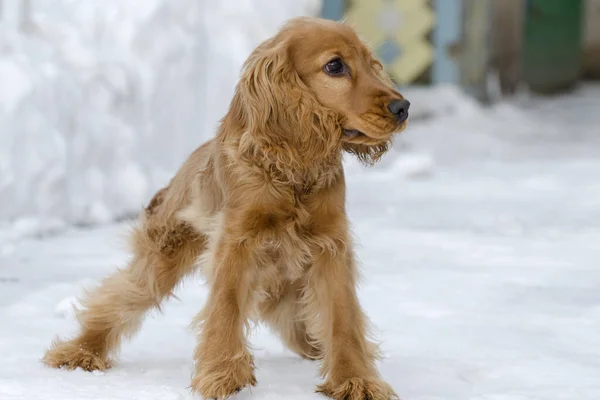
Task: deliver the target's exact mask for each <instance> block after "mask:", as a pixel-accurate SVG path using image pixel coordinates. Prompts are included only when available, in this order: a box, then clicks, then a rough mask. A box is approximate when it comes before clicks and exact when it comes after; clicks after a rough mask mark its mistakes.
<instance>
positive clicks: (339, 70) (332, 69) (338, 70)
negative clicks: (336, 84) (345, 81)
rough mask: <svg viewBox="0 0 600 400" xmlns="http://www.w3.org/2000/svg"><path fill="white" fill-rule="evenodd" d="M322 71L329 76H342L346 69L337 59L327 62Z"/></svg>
mask: <svg viewBox="0 0 600 400" xmlns="http://www.w3.org/2000/svg"><path fill="white" fill-rule="evenodd" d="M323 69H324V70H325V72H327V73H328V74H329V75H331V76H338V75H342V74H343V73H345V72H346V67H345V66H344V63H343V62H342V60H340V59H339V58H335V59H333V60H331V61H329V62H328V63H327V64H325V67H324V68H323Z"/></svg>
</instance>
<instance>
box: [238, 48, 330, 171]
mask: <svg viewBox="0 0 600 400" xmlns="http://www.w3.org/2000/svg"><path fill="white" fill-rule="evenodd" d="M290 52H291V49H290V41H289V40H286V39H281V38H278V37H275V38H273V39H269V40H267V41H265V42H263V43H262V44H261V45H260V46H258V47H257V48H256V50H255V51H254V52H253V53H252V54H251V55H250V57H249V58H248V59H247V60H246V62H245V64H244V68H243V71H242V76H241V79H240V82H239V84H238V87H237V93H236V97H237V98H238V99H237V100H238V101H239V102H241V103H242V105H241V107H242V108H243V118H242V119H243V120H244V124H243V125H244V127H245V128H246V130H247V133H246V134H245V137H244V138H243V140H242V141H241V144H240V146H245V147H246V149H245V150H252V151H253V152H254V153H255V154H253V156H254V157H256V156H257V155H262V156H263V157H264V158H266V159H265V160H264V161H268V162H269V163H270V164H272V165H271V167H275V168H276V169H278V170H285V169H288V170H289V169H290V168H291V169H296V170H298V169H305V168H312V167H314V164H315V162H317V161H318V160H325V159H330V158H331V157H332V155H335V153H336V152H337V153H339V150H340V145H339V141H340V140H339V139H340V135H341V125H340V123H339V120H338V116H337V115H336V114H335V113H333V112H332V111H330V110H329V109H326V108H325V107H323V106H322V105H321V104H320V103H319V102H318V101H317V99H316V98H315V97H314V96H313V95H312V93H311V91H310V89H309V88H308V87H307V86H306V84H305V83H304V82H303V81H302V79H301V78H300V76H299V75H298V73H297V72H296V70H295V69H294V65H293V62H292V60H291V57H290ZM257 152H258V153H260V154H256V153H257Z"/></svg>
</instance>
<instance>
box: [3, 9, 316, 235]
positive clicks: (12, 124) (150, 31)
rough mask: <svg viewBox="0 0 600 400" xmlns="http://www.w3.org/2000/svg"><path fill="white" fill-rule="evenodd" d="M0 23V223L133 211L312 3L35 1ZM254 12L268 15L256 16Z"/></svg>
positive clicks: (44, 226)
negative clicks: (22, 25)
mask: <svg viewBox="0 0 600 400" xmlns="http://www.w3.org/2000/svg"><path fill="white" fill-rule="evenodd" d="M20 3H21V2H20V1H18V0H5V1H4V2H2V5H3V10H2V17H1V18H0V88H2V89H1V90H0V221H10V222H15V221H18V220H20V219H24V220H26V221H29V222H32V221H34V220H35V221H36V222H35V224H37V226H38V231H46V230H48V229H50V230H53V229H54V228H55V226H56V225H57V224H62V225H72V224H79V225H81V224H85V225H89V224H99V223H105V222H108V221H114V220H118V219H121V218H123V217H127V216H129V215H131V214H132V213H134V212H136V211H137V210H138V209H139V207H140V206H141V205H142V204H144V202H146V201H147V200H148V199H149V198H150V196H151V195H152V193H153V192H154V191H155V190H157V189H158V188H159V187H161V185H164V184H166V183H167V182H168V179H169V178H170V176H171V175H172V174H173V173H174V172H175V170H176V169H177V167H178V166H179V164H180V162H181V160H182V159H183V158H185V157H186V156H187V155H188V154H189V153H190V152H191V150H192V149H193V148H194V147H197V146H198V145H199V144H201V143H202V142H203V141H205V140H206V139H208V138H209V137H211V136H212V135H213V132H214V128H215V126H216V124H217V121H218V120H219V119H220V118H221V117H222V116H223V114H224V112H225V110H226V109H227V106H228V104H229V101H230V99H231V95H232V93H233V89H234V85H235V83H236V80H237V76H238V75H239V71H240V68H241V65H242V63H243V61H244V60H245V58H246V57H247V56H248V55H249V54H250V52H251V51H252V50H253V49H254V47H255V46H256V45H257V44H258V43H259V42H260V41H262V40H263V39H265V38H267V37H268V36H270V35H272V34H273V33H274V32H275V31H276V30H277V28H278V27H279V26H280V25H281V24H282V23H283V22H284V21H285V20H287V19H289V18H291V17H293V16H297V15H314V14H316V13H317V12H318V10H319V6H320V1H319V0H300V1H298V0H281V1H277V2H273V1H271V0H243V1H241V0H226V1H197V0H179V1H167V0H103V1H95V2H87V1H84V2H81V1H72V0H36V1H35V2H32V15H31V24H30V26H29V27H28V29H26V30H25V31H22V30H20V29H18V27H19V21H20V14H19V7H18V6H19V4H20ZM264 10H268V12H265V11H264Z"/></svg>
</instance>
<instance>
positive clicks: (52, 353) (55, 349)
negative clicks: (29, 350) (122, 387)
mask: <svg viewBox="0 0 600 400" xmlns="http://www.w3.org/2000/svg"><path fill="white" fill-rule="evenodd" d="M42 362H43V363H44V364H46V365H47V366H49V367H52V368H66V369H69V370H73V369H77V368H81V369H83V370H85V371H90V372H91V371H105V370H107V369H108V368H110V367H111V361H110V360H109V359H108V358H107V357H106V356H102V355H100V354H98V353H96V352H94V351H92V350H89V349H86V348H84V347H82V346H81V345H79V344H78V343H75V342H55V343H53V344H52V347H51V348H50V349H49V350H48V351H47V352H46V354H45V355H44V358H42Z"/></svg>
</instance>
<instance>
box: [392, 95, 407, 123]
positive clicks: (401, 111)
mask: <svg viewBox="0 0 600 400" xmlns="http://www.w3.org/2000/svg"><path fill="white" fill-rule="evenodd" d="M409 108H410V102H409V101H408V100H406V99H403V100H392V102H391V103H390V104H388V110H390V112H391V113H392V114H394V115H395V116H396V118H398V121H400V122H403V121H406V119H407V118H408V109H409Z"/></svg>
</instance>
